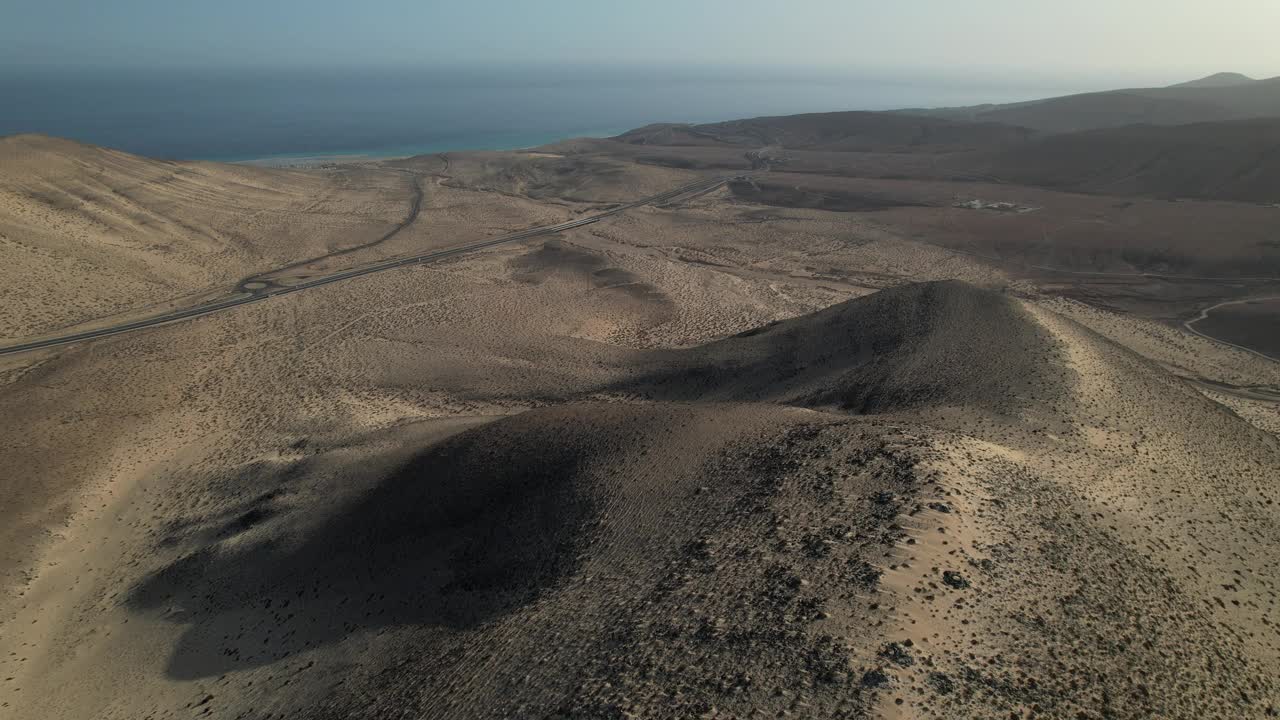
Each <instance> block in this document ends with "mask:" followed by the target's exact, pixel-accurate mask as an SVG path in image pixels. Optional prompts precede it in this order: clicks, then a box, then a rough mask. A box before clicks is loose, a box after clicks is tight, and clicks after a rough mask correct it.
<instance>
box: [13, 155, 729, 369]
mask: <svg viewBox="0 0 1280 720" xmlns="http://www.w3.org/2000/svg"><path fill="white" fill-rule="evenodd" d="M748 177H749V176H744V175H735V176H731V177H717V178H709V179H705V180H699V181H697V182H693V183H689V184H688V185H681V186H680V187H677V188H673V189H671V190H667V191H666V192H661V193H658V194H657V195H650V196H649V197H646V198H641V199H639V200H634V201H632V202H628V203H624V204H621V205H618V206H617V207H614V208H611V209H609V210H605V211H603V212H599V213H595V214H593V215H588V216H586V217H582V218H578V219H577V220H569V221H566V222H562V223H557V224H555V225H544V226H541V227H534V228H529V229H528V230H521V231H519V232H514V233H510V234H508V235H501V236H498V237H494V238H489V239H487V240H480V241H477V242H473V243H469V244H467V245H460V246H458V247H453V248H448V249H445V250H435V251H432V252H427V253H422V254H420V255H413V256H410V257H403V258H392V259H388V260H381V261H378V262H374V263H369V264H367V265H361V266H358V267H354V268H350V269H347V270H341V271H338V272H334V273H330V274H328V275H323V276H320V277H315V278H311V279H308V280H306V281H304V282H300V283H297V284H294V285H279V284H277V283H276V282H275V281H274V280H272V279H270V278H271V276H272V275H274V274H275V273H278V272H280V271H281V270H288V269H291V268H296V267H301V266H303V265H306V264H307V263H311V262H315V261H316V260H319V259H322V258H311V259H308V260H302V261H298V262H296V263H291V264H289V265H285V266H284V267H281V268H276V269H275V270H272V271H269V272H266V273H259V274H257V275H253V276H250V277H248V278H245V279H244V280H241V281H240V282H239V283H237V285H236V286H235V288H234V289H232V291H231V294H232V296H231V297H228V298H226V299H224V300H213V301H210V302H207V303H201V304H199V305H194V306H192V307H189V308H184V309H182V310H175V311H173V312H168V313H164V314H162V315H155V316H152V317H148V318H143V319H140V320H134V321H132V322H125V323H120V324H118V325H110V326H107V327H102V328H97V329H94V330H85V331H82V332H76V333H70V334H67V335H60V336H56V337H48V338H44V339H39V340H31V341H28V342H23V343H19V344H17V345H10V346H8V347H0V355H12V354H14V353H21V352H29V351H32V350H40V349H42V348H50V347H57V346H59V345H70V344H72V343H79V342H85V341H87V340H97V339H99V338H104V337H110V336H112V335H121V334H124V333H129V332H134V331H137V330H144V329H146V328H151V327H156V326H157V325H167V324H169V323H174V322H179V321H182V320H190V319H192V318H197V317H201V316H204V315H211V314H213V313H216V312H221V311H223V310H229V309H231V308H234V307H239V306H241V305H248V304H249V303H256V302H262V301H263V300H268V299H270V298H273V297H277V296H280V295H288V294H290V293H295V292H302V291H303V290H310V289H311V288H315V287H320V286H321V285H328V284H330V283H335V282H341V281H343V280H350V279H351V278H356V277H360V276H362V275H371V274H373V273H377V272H383V271H386V270H394V269H396V268H402V267H408V266H411V265H422V264H425V263H430V262H435V261H437V260H443V259H445V258H450V257H455V256H458V255H465V254H467V253H472V252H476V251H477V250H484V249H485V248H491V247H494V246H495V245H503V244H506V243H512V242H518V241H520V240H527V239H529V238H533V237H539V236H543V235H553V234H555V233H559V232H564V231H565V230H572V229H573V228H577V227H582V226H583V225H590V224H592V223H597V222H600V221H601V220H604V219H605V218H608V217H612V216H614V215H618V214H619V213H623V212H626V211H627V210H632V209H634V208H638V207H641V206H644V205H654V204H658V203H665V202H669V201H671V200H675V199H677V198H680V197H682V196H686V195H700V194H703V193H706V192H710V191H711V190H714V189H716V188H718V187H720V186H722V185H725V184H727V183H729V182H732V181H734V180H743V179H747V178H748ZM418 182H419V181H418V180H416V179H415V186H416V197H415V199H414V201H413V205H412V208H411V211H410V214H409V217H408V218H407V219H406V220H405V221H404V222H402V223H401V224H400V225H398V226H397V227H396V228H394V229H393V230H392V231H391V232H389V233H388V234H387V235H384V236H383V237H381V238H379V239H378V240H375V241H374V242H372V243H365V244H363V245H360V246H357V247H354V248H346V249H344V250H340V251H337V252H335V253H331V254H330V255H326V256H324V257H333V256H335V255H341V254H345V253H348V252H352V251H354V250H358V249H363V248H366V247H370V246H372V245H376V244H378V243H381V242H383V241H385V240H387V239H388V238H390V237H391V236H392V235H395V234H396V233H398V232H400V231H401V230H403V229H404V228H405V227H408V226H409V225H410V224H412V222H413V221H414V220H415V219H416V218H417V215H418V211H419V210H420V209H421V204H422V188H421V185H420V184H418Z"/></svg>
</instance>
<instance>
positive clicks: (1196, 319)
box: [1182, 295, 1280, 362]
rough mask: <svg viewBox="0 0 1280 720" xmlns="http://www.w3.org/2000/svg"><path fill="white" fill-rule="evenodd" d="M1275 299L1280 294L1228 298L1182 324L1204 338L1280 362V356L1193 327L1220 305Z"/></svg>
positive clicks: (1277, 298) (1279, 298)
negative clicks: (1235, 298)
mask: <svg viewBox="0 0 1280 720" xmlns="http://www.w3.org/2000/svg"><path fill="white" fill-rule="evenodd" d="M1273 300H1280V295H1268V296H1266V297H1253V298H1244V299H1241V300H1228V301H1226V302H1220V303H1218V304H1217V305H1211V306H1209V307H1207V308H1205V309H1203V310H1201V311H1200V314H1199V315H1197V316H1195V317H1193V318H1191V319H1190V320H1188V321H1186V322H1184V323H1182V326H1183V327H1184V328H1186V329H1187V331H1188V332H1191V333H1194V334H1196V335H1199V336H1200V337H1202V338H1204V339H1206V340H1212V341H1213V342H1216V343H1221V344H1223V345H1227V346H1230V347H1233V348H1235V349H1237V350H1243V351H1245V352H1247V353H1251V354H1253V355H1257V356H1258V357H1260V358H1262V359H1263V360H1271V361H1272V362H1280V357H1274V356H1272V355H1268V354H1267V353H1264V352H1262V351H1261V350H1254V349H1253V348H1247V347H1245V346H1243V345H1237V344H1235V343H1233V342H1230V341H1228V340H1223V339H1222V338H1218V337H1214V336H1212V335H1207V334H1205V333H1202V332H1200V331H1199V330H1197V329H1195V328H1194V327H1192V325H1194V324H1195V323H1198V322H1200V321H1201V320H1204V319H1205V318H1207V317H1209V313H1211V312H1213V311H1214V310H1217V309H1218V308H1220V307H1226V306H1227V305H1244V304H1246V303H1253V302H1270V301H1273Z"/></svg>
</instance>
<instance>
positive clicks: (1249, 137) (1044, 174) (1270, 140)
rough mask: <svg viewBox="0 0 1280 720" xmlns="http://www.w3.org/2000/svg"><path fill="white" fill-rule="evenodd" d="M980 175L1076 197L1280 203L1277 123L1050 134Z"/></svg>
mask: <svg viewBox="0 0 1280 720" xmlns="http://www.w3.org/2000/svg"><path fill="white" fill-rule="evenodd" d="M983 170H984V171H985V172H986V173H988V174H990V175H993V176H995V177H998V178H1000V179H1001V180H1004V181H1006V182H1015V183H1020V184H1026V185H1039V186H1041V187H1048V188H1054V189H1059V190H1070V191H1073V192H1090V193H1106V194H1112V195H1154V196H1157V197H1162V198H1169V199H1176V198H1203V199H1210V200H1239V201H1244V202H1255V203H1263V204H1267V205H1280V118H1273V119H1262V120H1237V121H1232V122H1217V123H1198V124H1193V125H1178V126H1171V127H1155V126H1149V125H1137V126H1131V127H1123V128H1115V129H1109V130H1093V131H1090V132H1083V133H1072V134H1067V135H1053V136H1050V137H1047V138H1043V139H1040V140H1037V141H1035V142H1032V143H1028V144H1025V145H1022V146H1019V147H1017V148H1014V149H1012V150H1009V151H1005V152H1001V153H999V154H997V155H996V157H995V159H994V160H993V161H992V162H991V164H990V165H989V166H987V167H984V168H983Z"/></svg>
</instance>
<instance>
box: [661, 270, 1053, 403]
mask: <svg viewBox="0 0 1280 720" xmlns="http://www.w3.org/2000/svg"><path fill="white" fill-rule="evenodd" d="M1054 357H1055V353H1054V350H1053V346H1052V344H1051V343H1050V342H1049V340H1048V337H1047V335H1046V333H1045V332H1044V331H1043V330H1042V329H1040V328H1039V327H1038V326H1037V325H1036V323H1035V322H1034V321H1032V319H1031V318H1030V316H1029V315H1027V313H1026V311H1024V310H1023V309H1022V307H1021V305H1019V304H1018V303H1017V302H1016V301H1015V300H1013V299H1011V298H1009V297H1007V296H1004V295H1001V294H998V293H994V292H991V291H987V290H981V289H979V288H976V287H974V286H972V285H969V284H967V283H963V282H959V281H945V282H935V283H914V284H910V285H904V286H901V287H897V288H891V289H888V290H883V291H880V292H878V293H875V294H873V295H870V296H868V297H865V298H859V299H856V300H850V301H847V302H844V303H840V304H838V305H835V306H832V307H830V308H827V309H826V310H822V311H820V312H817V313H814V314H812V315H807V316H804V317H800V318H795V319H793V320H785V321H781V322H779V323H776V324H774V325H771V326H767V327H764V328H760V329H758V330H753V331H749V332H748V333H746V334H743V335H739V336H736V337H732V338H728V339H726V340H723V341H720V342H718V343H714V344H711V345H709V346H706V347H704V348H700V349H698V350H694V351H689V352H687V353H685V354H683V356H682V357H681V359H680V361H679V367H677V368H676V369H674V370H672V371H671V372H670V373H669V374H668V375H667V376H665V377H663V378H661V379H659V380H658V383H659V385H658V387H659V390H658V392H663V390H662V388H664V387H665V388H670V389H672V390H674V391H675V392H676V393H677V394H678V395H680V396H684V397H707V396H710V397H717V398H719V397H724V398H732V399H736V400H770V401H775V402H786V403H790V404H797V405H803V406H808V407H831V408H836V409H840V410H844V411H851V412H859V413H883V412H893V411H902V410H908V409H922V408H939V407H968V408H975V409H977V408H982V409H986V410H990V411H994V412H998V413H1001V414H1009V415H1012V414H1016V413H1018V412H1020V411H1022V410H1027V409H1029V408H1030V407H1031V406H1034V405H1036V404H1037V403H1042V402H1044V401H1045V400H1046V399H1048V398H1050V397H1051V396H1053V395H1054V394H1061V392H1062V390H1061V384H1062V380H1061V378H1055V377H1052V374H1053V373H1054V366H1055V362H1054ZM1037 392H1039V396H1038V400H1037Z"/></svg>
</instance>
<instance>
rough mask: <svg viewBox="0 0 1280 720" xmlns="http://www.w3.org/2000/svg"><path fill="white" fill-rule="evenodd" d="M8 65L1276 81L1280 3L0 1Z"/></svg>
mask: <svg viewBox="0 0 1280 720" xmlns="http://www.w3.org/2000/svg"><path fill="white" fill-rule="evenodd" d="M0 18H2V21H0V65H3V66H7V67H9V68H11V69H13V68H18V69H21V68H28V67H32V66H35V67H41V66H50V65H95V66H100V67H101V66H104V65H105V66H116V65H130V66H138V65H142V66H164V67H174V66H205V67H207V66H245V65H251V66H263V67H266V66H315V65H326V66H335V65H339V66H367V65H399V66H406V65H407V66H415V65H426V64H431V65H440V64H442V63H449V64H470V63H494V64H499V65H528V64H531V63H532V64H537V63H560V64H582V63H587V64H593V65H598V64H621V65H635V64H642V63H643V64H657V65H662V66H670V65H679V66H690V67H694V66H699V67H707V66H740V67H751V68H756V67H761V66H786V67H793V68H817V67H820V68H829V69H832V70H837V71H842V72H843V71H850V72H858V73H869V74H875V73H881V72H891V73H917V74H921V75H934V76H937V75H940V74H941V75H947V74H966V73H968V74H974V75H979V76H982V77H984V78H991V79H994V80H1002V79H1008V80H1015V79H1017V80H1025V79H1040V78H1042V79H1048V80H1065V81H1068V82H1071V81H1076V80H1087V81H1090V82H1092V81H1094V80H1098V81H1104V82H1105V81H1107V80H1110V83H1109V84H1113V85H1114V84H1124V83H1127V82H1135V83H1137V82H1152V83H1156V82H1171V81H1175V80H1182V79H1187V78H1190V77H1194V76H1199V75H1204V74H1208V73H1210V72H1215V71H1219V70H1233V71H1238V72H1244V73H1247V74H1252V75H1255V76H1263V77H1271V76H1275V75H1280V41H1278V40H1277V36H1278V35H1280V0H1213V1H1212V2H1211V1H1209V0H1070V1H1066V2H1057V1H1053V2H1050V1H1046V0H968V1H967V2H961V1H958V0H914V1H904V2H894V1H892V0H870V1H864V0H642V1H641V2H625V3H624V2H612V1H610V0H525V1H521V2H516V1H515V0H507V1H504V2H500V1H498V0H447V1H443V2H441V1H435V0H365V1H364V2H346V1H342V0H218V1H216V2H213V1H211V2H199V1H197V0H0Z"/></svg>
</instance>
